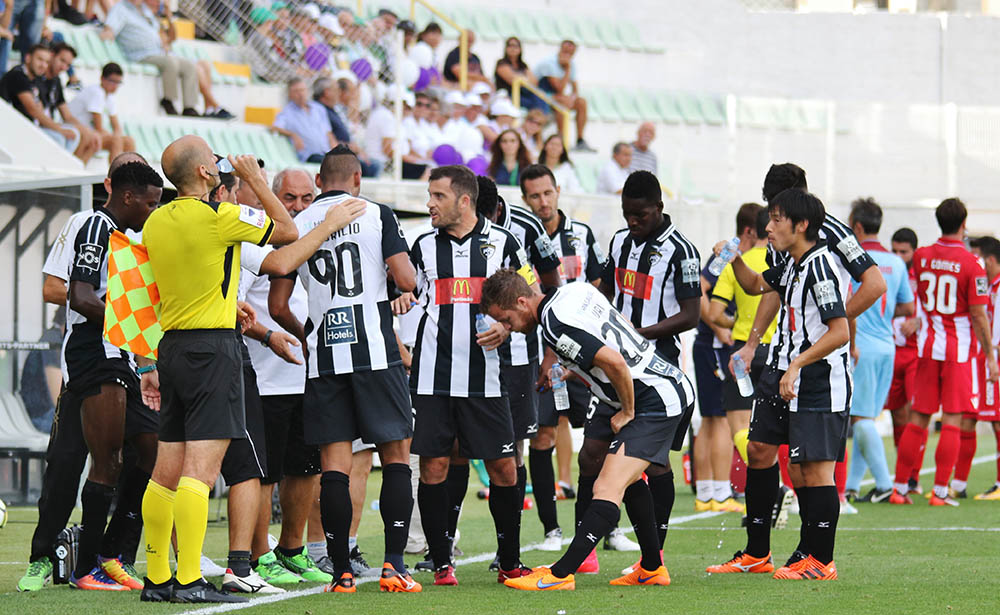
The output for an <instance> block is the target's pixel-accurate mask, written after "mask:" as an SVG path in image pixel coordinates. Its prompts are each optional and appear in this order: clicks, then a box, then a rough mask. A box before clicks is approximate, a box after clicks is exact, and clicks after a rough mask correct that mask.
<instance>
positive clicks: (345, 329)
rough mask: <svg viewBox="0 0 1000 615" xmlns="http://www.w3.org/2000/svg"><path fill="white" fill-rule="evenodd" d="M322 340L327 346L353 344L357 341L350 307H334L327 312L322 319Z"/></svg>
mask: <svg viewBox="0 0 1000 615" xmlns="http://www.w3.org/2000/svg"><path fill="white" fill-rule="evenodd" d="M323 339H324V340H326V345H327V346H336V345H337V344H353V343H355V342H357V341H358V331H357V328H356V327H355V324H354V308H353V307H352V306H346V307H336V308H333V309H331V310H328V311H327V313H326V316H324V318H323Z"/></svg>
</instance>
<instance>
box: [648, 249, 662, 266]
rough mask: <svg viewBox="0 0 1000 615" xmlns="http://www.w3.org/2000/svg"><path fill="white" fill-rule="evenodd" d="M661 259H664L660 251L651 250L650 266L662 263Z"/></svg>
mask: <svg viewBox="0 0 1000 615" xmlns="http://www.w3.org/2000/svg"><path fill="white" fill-rule="evenodd" d="M661 258H663V254H662V253H660V251H659V250H650V252H649V264H650V266H653V265H655V264H656V263H658V262H660V259H661Z"/></svg>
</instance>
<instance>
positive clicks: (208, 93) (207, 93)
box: [101, 0, 234, 120]
mask: <svg viewBox="0 0 1000 615" xmlns="http://www.w3.org/2000/svg"><path fill="white" fill-rule="evenodd" d="M150 5H152V6H155V7H158V6H159V3H158V2H157V0H147V1H146V2H144V1H143V0H121V1H120V2H118V3H117V4H115V5H114V6H113V7H111V10H110V11H108V14H107V16H106V17H105V19H104V29H103V30H101V38H102V39H104V40H106V41H110V40H112V39H113V40H115V41H116V42H117V43H118V46H119V47H121V50H122V53H123V54H125V57H126V58H127V59H128V60H129V61H131V62H139V63H142V64H152V65H153V66H155V67H157V68H158V69H160V78H161V79H162V82H163V98H162V99H161V100H160V106H161V107H163V110H164V111H165V112H166V114H167V115H177V108H176V107H174V101H175V100H177V99H178V97H180V99H181V101H182V103H183V107H182V113H183V114H184V115H189V116H198V115H199V113H198V111H197V110H195V105H197V104H198V91H199V90H200V91H201V94H202V96H203V97H204V98H205V117H212V118H216V119H224V120H229V119H233V117H234V116H233V115H232V114H231V113H229V111H227V110H225V109H223V108H222V107H221V106H219V104H218V101H216V100H215V97H214V95H213V93H212V79H211V70H210V69H209V67H208V65H207V64H204V63H202V64H200V65H199V64H196V63H195V62H192V61H191V60H188V59H185V58H181V57H179V56H177V55H176V54H174V53H171V51H170V45H171V43H173V41H174V39H175V38H176V31H175V30H174V27H173V23H172V22H169V19H170V15H169V11H168V12H167V15H166V17H167V20H168V25H167V27H166V29H164V28H161V26H160V22H159V20H158V19H157V17H156V14H155V13H154V12H153V9H151V8H150ZM178 83H180V86H181V87H180V91H178V87H177V85H178Z"/></svg>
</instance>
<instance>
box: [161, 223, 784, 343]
mask: <svg viewBox="0 0 1000 615" xmlns="http://www.w3.org/2000/svg"><path fill="white" fill-rule="evenodd" d="M147 224H148V222H147ZM743 262H744V263H746V266H747V267H749V268H751V269H753V270H754V271H756V272H757V273H760V272H762V271H764V270H766V269H767V248H750V249H749V250H747V252H746V254H744V255H743ZM733 300H735V301H736V324H735V325H734V326H733V339H734V340H736V341H740V342H745V341H747V338H749V337H750V329H751V328H753V319H754V317H755V316H756V315H757V306H759V305H760V295H748V294H746V293H745V292H743V287H741V286H740V283H739V282H737V281H736V274H735V273H733V265H732V264H729V265H726V268H725V269H723V270H722V274H720V275H719V280H718V281H717V282H716V283H715V288H714V289H712V301H719V302H721V303H724V304H727V305H728V304H729V302H730V301H733ZM777 326H778V319H777V318H775V319H774V320H772V321H771V324H770V325H768V327H767V331H765V332H764V335H762V336H761V338H760V343H761V344H769V343H771V336H772V335H774V330H775V328H777Z"/></svg>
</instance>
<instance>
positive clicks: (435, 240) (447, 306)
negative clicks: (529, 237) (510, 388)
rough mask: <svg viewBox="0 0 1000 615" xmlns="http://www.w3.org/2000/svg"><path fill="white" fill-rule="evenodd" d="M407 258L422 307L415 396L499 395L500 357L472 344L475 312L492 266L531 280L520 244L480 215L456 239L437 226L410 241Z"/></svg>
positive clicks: (412, 382)
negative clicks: (470, 228) (466, 230)
mask: <svg viewBox="0 0 1000 615" xmlns="http://www.w3.org/2000/svg"><path fill="white" fill-rule="evenodd" d="M410 259H411V260H412V261H413V266H414V267H415V268H416V270H417V293H418V297H419V299H420V304H421V307H422V308H423V310H424V313H423V315H421V317H420V324H419V325H418V326H417V338H416V343H415V345H414V348H413V364H412V367H411V368H410V389H411V390H413V392H414V393H416V394H418V395H444V396H448V397H500V393H501V391H500V358H499V355H498V353H496V352H486V351H484V350H483V348H482V347H481V346H480V345H479V344H477V343H476V314H478V313H479V299H480V297H481V296H482V289H483V282H484V281H486V278H488V277H489V276H491V275H493V274H494V273H495V272H496V271H497V270H499V269H503V268H513V269H516V270H517V271H518V272H519V273H521V275H523V276H525V278H526V279H528V280H529V282H533V281H534V275H533V274H532V272H531V266H530V265H529V264H528V257H527V255H526V254H525V253H524V249H522V248H521V244H520V243H518V241H517V238H515V237H514V235H513V233H511V232H510V231H508V230H507V229H504V228H501V227H500V226H497V225H496V224H493V223H492V222H490V221H489V220H486V219H485V218H483V217H480V218H479V220H478V222H476V226H475V227H474V228H473V229H472V231H471V232H470V233H469V234H468V235H466V236H465V237H462V238H461V239H459V238H456V237H453V236H451V235H450V234H448V233H447V232H446V231H444V230H441V229H434V230H433V231H431V232H429V233H424V234H423V235H421V236H420V237H418V238H417V240H416V241H415V242H413V246H412V248H411V250H410ZM487 318H488V317H487ZM488 320H489V321H490V322H492V319H488Z"/></svg>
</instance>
